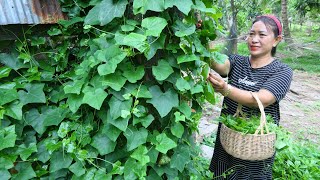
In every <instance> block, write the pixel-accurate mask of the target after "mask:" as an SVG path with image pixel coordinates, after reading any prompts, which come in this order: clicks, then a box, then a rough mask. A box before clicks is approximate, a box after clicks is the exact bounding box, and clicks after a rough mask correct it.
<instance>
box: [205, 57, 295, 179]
mask: <svg viewBox="0 0 320 180" xmlns="http://www.w3.org/2000/svg"><path fill="white" fill-rule="evenodd" d="M229 60H230V64H231V65H230V66H231V67H230V68H231V69H230V73H229V75H228V81H229V82H228V83H229V84H231V85H232V86H234V87H237V88H239V89H243V90H247V91H252V92H257V91H259V90H260V89H267V90H268V91H270V92H271V93H272V94H273V95H274V96H275V98H276V102H275V103H274V104H272V105H270V106H268V107H266V108H265V113H266V114H269V115H271V116H272V117H273V119H274V121H275V123H276V124H279V121H280V109H279V102H280V100H281V99H283V98H284V96H285V95H286V93H287V92H288V90H289V87H290V84H291V80H292V74H293V72H292V69H291V68H289V67H288V66H287V65H285V64H283V63H282V62H280V61H279V60H274V61H272V62H271V63H270V64H268V65H266V66H264V67H261V68H252V67H251V64H250V61H249V57H247V56H239V55H232V56H230V57H229ZM223 104H224V108H223V109H222V112H221V113H222V114H232V115H233V114H234V113H235V112H236V109H237V105H238V104H237V103H236V102H234V101H232V100H231V99H229V98H227V97H226V98H224V101H223ZM242 110H243V111H244V112H245V113H246V114H248V115H257V114H258V113H259V109H258V108H256V109H250V108H248V107H246V106H243V108H242ZM220 126H221V124H219V127H218V132H217V139H216V144H215V148H214V154H213V157H212V159H211V164H210V170H211V171H212V172H213V173H214V179H236V180H240V179H241V180H252V179H254V180H256V179H261V180H266V179H272V165H273V161H274V156H273V157H271V158H269V159H266V160H262V161H246V160H242V159H238V158H235V157H233V156H231V155H229V154H228V153H227V152H226V151H225V150H224V149H223V147H222V146H221V143H220V135H219V134H220Z"/></svg>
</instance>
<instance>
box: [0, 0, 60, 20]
mask: <svg viewBox="0 0 320 180" xmlns="http://www.w3.org/2000/svg"><path fill="white" fill-rule="evenodd" d="M60 19H66V16H65V15H64V14H63V13H62V11H61V7H60V4H59V2H58V0H0V25H8V24H53V23H56V22H58V20H60Z"/></svg>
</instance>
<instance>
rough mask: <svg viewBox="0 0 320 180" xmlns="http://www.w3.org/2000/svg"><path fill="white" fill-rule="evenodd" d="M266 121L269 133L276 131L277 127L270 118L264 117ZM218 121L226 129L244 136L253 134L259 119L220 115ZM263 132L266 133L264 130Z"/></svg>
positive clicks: (255, 117)
mask: <svg viewBox="0 0 320 180" xmlns="http://www.w3.org/2000/svg"><path fill="white" fill-rule="evenodd" d="M266 119H267V126H268V130H269V132H275V131H276V130H277V125H276V124H274V121H273V119H272V117H271V116H266ZM219 121H220V122H222V123H223V124H225V125H226V126H227V127H229V128H231V129H233V130H235V131H238V132H242V133H244V134H254V133H255V132H256V130H257V128H258V127H259V125H260V117H258V116H251V117H250V118H242V117H233V116H231V115H227V116H226V115H222V116H220V118H219ZM264 132H266V129H265V128H264Z"/></svg>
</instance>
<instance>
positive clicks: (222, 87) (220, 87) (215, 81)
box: [208, 72, 228, 94]
mask: <svg viewBox="0 0 320 180" xmlns="http://www.w3.org/2000/svg"><path fill="white" fill-rule="evenodd" d="M208 80H209V82H210V83H211V85H212V87H213V88H214V90H215V91H216V92H219V93H222V94H223V93H224V92H226V91H228V84H227V83H226V82H225V81H224V79H223V78H222V77H220V76H219V75H218V74H213V73H211V72H210V73H209V76H208Z"/></svg>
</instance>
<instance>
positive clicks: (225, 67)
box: [209, 59, 230, 77]
mask: <svg viewBox="0 0 320 180" xmlns="http://www.w3.org/2000/svg"><path fill="white" fill-rule="evenodd" d="M209 66H210V68H211V69H213V70H214V71H215V72H217V73H218V74H220V76H223V77H226V76H227V75H228V74H229V72H230V60H229V59H226V60H225V62H224V63H223V64H219V63H217V62H215V61H214V60H213V59H210V61H209Z"/></svg>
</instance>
